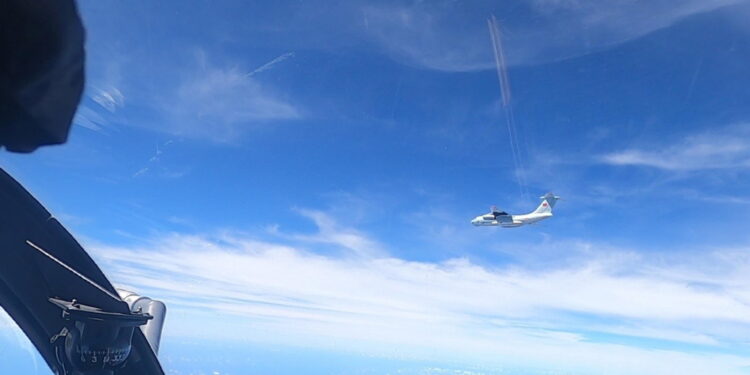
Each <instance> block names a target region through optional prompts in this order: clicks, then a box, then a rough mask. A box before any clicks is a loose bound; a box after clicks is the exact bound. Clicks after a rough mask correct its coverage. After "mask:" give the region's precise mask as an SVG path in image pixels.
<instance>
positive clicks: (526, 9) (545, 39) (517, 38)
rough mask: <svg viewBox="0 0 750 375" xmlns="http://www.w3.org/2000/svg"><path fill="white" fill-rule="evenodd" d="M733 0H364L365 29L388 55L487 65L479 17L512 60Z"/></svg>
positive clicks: (627, 34) (568, 52) (579, 49)
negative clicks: (497, 33) (492, 22)
mask: <svg viewBox="0 0 750 375" xmlns="http://www.w3.org/2000/svg"><path fill="white" fill-rule="evenodd" d="M739 1H740V0H714V1H704V0H681V1H667V0H656V1H618V0H607V1H590V0H533V1H518V2H506V3H501V4H503V5H502V6H500V7H498V3H491V2H479V3H472V8H473V9H472V10H468V9H467V8H466V6H465V4H463V3H457V2H441V1H438V2H415V3H413V4H411V5H390V4H389V5H386V4H381V3H378V4H375V3H372V4H368V5H365V6H363V10H362V13H363V14H364V17H365V19H366V25H367V32H368V33H369V35H370V36H371V37H372V38H373V39H374V40H375V41H376V42H377V43H379V44H380V45H381V46H382V47H383V48H385V50H386V51H387V52H388V53H389V54H390V55H391V56H392V57H394V58H395V59H397V60H400V61H403V62H405V63H407V64H410V65H416V66H420V67H426V68H430V69H437V70H445V71H472V70H480V69H491V68H492V67H493V60H492V54H491V45H490V41H489V35H488V30H487V25H486V19H487V17H489V16H490V14H493V13H494V14H495V15H497V17H498V19H499V20H500V25H501V27H503V30H504V31H506V32H505V37H504V42H503V43H504V45H505V47H506V48H505V49H506V57H507V59H508V63H509V64H511V65H519V64H535V63H543V62H548V61H554V60H560V59H564V58H569V57H574V56H579V55H583V54H586V53H590V52H592V51H597V50H600V49H601V48H604V47H608V46H612V45H616V44H619V43H622V42H625V41H628V40H631V39H634V38H637V37H640V36H643V35H646V34H648V33H651V32H652V31H654V30H657V29H660V28H663V27H667V26H670V25H672V24H674V23H675V22H677V21H679V20H680V19H683V18H684V17H687V16H690V15H693V14H697V13H701V12H706V11H710V10H713V9H716V8H719V7H721V6H725V5H729V4H733V3H737V2H739Z"/></svg>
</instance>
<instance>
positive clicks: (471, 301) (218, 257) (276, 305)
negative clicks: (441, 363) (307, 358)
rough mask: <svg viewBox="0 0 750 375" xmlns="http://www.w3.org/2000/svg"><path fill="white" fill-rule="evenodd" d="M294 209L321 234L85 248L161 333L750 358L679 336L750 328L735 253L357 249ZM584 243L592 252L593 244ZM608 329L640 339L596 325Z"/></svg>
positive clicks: (746, 285) (584, 362)
mask: <svg viewBox="0 0 750 375" xmlns="http://www.w3.org/2000/svg"><path fill="white" fill-rule="evenodd" d="M301 212H302V213H303V214H304V215H306V216H308V217H310V218H311V219H313V220H314V221H315V222H316V223H317V225H318V226H319V228H320V230H319V233H317V234H314V235H310V236H298V237H295V236H293V235H292V236H286V238H284V239H283V241H281V240H280V242H277V243H275V242H269V241H263V240H259V239H257V238H253V237H248V236H237V235H227V234H224V235H220V236H215V237H211V236H186V235H169V236H165V237H163V238H157V239H154V240H153V241H150V242H148V243H145V244H144V245H141V246H132V247H116V246H102V245H100V246H94V247H93V250H92V253H93V255H94V256H95V257H96V258H97V259H98V260H99V262H100V264H102V266H103V267H104V269H105V271H107V272H108V273H109V274H110V275H111V277H112V280H113V281H114V282H115V283H119V284H126V285H128V286H130V287H136V288H137V289H139V290H141V291H142V292H145V293H149V294H151V295H152V296H154V297H159V298H163V299H164V300H166V301H167V303H168V305H169V306H170V311H171V313H170V314H171V315H170V318H169V319H171V320H170V323H168V324H169V326H168V327H171V328H168V331H167V333H166V334H168V335H177V336H191V335H197V336H198V337H204V338H206V337H212V338H221V339H245V338H248V337H250V338H252V340H256V341H261V342H268V343H273V342H282V343H285V344H297V345H312V346H318V347H326V348H332V349H336V350H358V351H364V352H367V353H371V354H376V355H398V356H407V357H418V358H427V359H441V360H442V359H451V360H456V361H463V362H465V363H485V364H488V365H491V366H496V367H497V366H500V367H503V366H529V364H533V366H534V368H539V369H546V370H552V369H554V370H557V371H561V372H565V371H568V372H570V371H574V372H579V373H604V372H606V373H608V374H673V373H681V374H705V373H712V374H739V373H742V371H744V370H742V367H743V366H748V365H750V358H749V357H740V356H736V355H725V354H720V352H719V351H716V350H709V349H704V351H700V350H698V351H697V352H696V348H691V349H690V351H681V350H680V344H679V343H686V344H692V345H699V347H700V346H701V345H702V346H704V347H717V346H718V347H721V346H726V345H742V344H740V343H739V342H744V341H745V338H744V336H746V335H747V334H750V294H749V293H748V292H747V290H750V277H748V276H747V275H750V272H749V271H750V257H748V256H746V255H743V253H740V252H716V253H712V254H709V255H689V254H688V255H686V254H682V255H681V257H679V258H678V257H674V258H670V259H666V260H665V259H661V260H659V259H651V258H647V257H645V256H641V255H636V254H633V253H620V254H613V253H611V251H609V250H605V249H606V248H604V247H603V248H602V252H604V253H603V254H602V255H601V256H593V257H591V258H589V259H587V260H584V261H580V262H577V263H574V264H573V263H569V262H566V263H565V265H561V266H558V267H556V268H551V269H550V268H546V269H539V268H534V269H530V268H524V267H522V266H518V265H516V266H507V267H489V266H483V265H479V264H476V263H473V262H470V261H468V260H466V259H461V258H457V259H448V260H445V261H443V262H437V263H433V262H415V261H408V260H405V259H399V258H395V257H392V256H388V255H385V254H382V253H381V254H380V255H376V256H363V254H362V253H361V252H358V251H356V249H357V248H358V247H357V246H358V244H359V243H360V241H361V239H359V240H356V241H351V240H350V239H348V238H345V239H343V240H341V239H340V237H339V232H341V233H349V234H352V233H354V232H352V231H353V230H351V229H346V228H344V229H341V227H340V225H339V224H337V223H336V222H334V221H333V220H332V219H331V218H330V217H328V216H325V215H324V214H321V213H319V212H316V211H301ZM356 233H357V234H358V236H360V237H362V238H366V236H364V235H363V234H361V233H359V232H356ZM324 238H327V239H324ZM289 241H292V242H291V243H290V242H289ZM300 241H301V242H300ZM295 242H296V243H297V245H294V243H295ZM321 242H323V243H335V244H337V245H341V246H345V247H350V248H352V249H354V250H355V251H354V254H353V255H356V256H347V255H344V256H340V255H339V256H333V255H321V254H322V253H321V252H319V251H315V249H314V246H315V244H316V243H321ZM352 243H353V244H354V245H352ZM308 246H313V248H309V247H308ZM580 246H585V247H586V249H585V251H586V252H589V253H591V254H596V252H593V253H592V252H591V247H596V246H594V245H591V244H582V245H580ZM570 251H571V252H579V251H580V249H576V248H571V249H570ZM217 314H219V315H218V316H221V319H216V316H217ZM582 316H583V318H582ZM199 320H200V321H199ZM196 326H198V327H196ZM727 331H731V332H734V333H733V334H732V333H727ZM613 334H614V335H623V336H630V337H635V338H636V343H633V344H630V345H625V344H615V343H612V342H607V340H606V339H601V338H599V337H600V336H601V335H605V336H606V335H613ZM643 338H651V339H660V340H667V341H670V342H673V344H672V346H671V348H672V349H668V350H667V349H661V350H655V349H648V348H647V347H643V345H646V346H647V344H639V343H638V341H637V340H642V339H643Z"/></svg>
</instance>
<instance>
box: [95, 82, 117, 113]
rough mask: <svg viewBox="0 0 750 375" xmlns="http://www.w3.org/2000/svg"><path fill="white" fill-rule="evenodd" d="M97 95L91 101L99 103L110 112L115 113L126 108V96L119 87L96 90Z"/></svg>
mask: <svg viewBox="0 0 750 375" xmlns="http://www.w3.org/2000/svg"><path fill="white" fill-rule="evenodd" d="M95 91H96V94H94V95H92V96H91V99H92V100H93V101H95V102H97V103H98V104H99V105H100V106H102V107H104V108H105V109H106V110H108V111H110V112H115V111H116V110H117V109H118V108H122V107H123V106H125V96H124V95H123V94H122V93H121V92H120V90H119V89H118V88H117V87H107V88H106V89H95Z"/></svg>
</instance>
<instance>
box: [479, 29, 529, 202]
mask: <svg viewBox="0 0 750 375" xmlns="http://www.w3.org/2000/svg"><path fill="white" fill-rule="evenodd" d="M487 26H488V27H489V29H490V38H491V39H492V49H493V52H494V56H495V67H496V69H497V79H498V81H499V83H500V94H501V96H502V100H503V108H504V109H505V125H506V126H507V127H508V135H509V139H510V151H511V154H512V155H513V164H514V166H515V167H516V170H515V172H516V173H515V174H516V180H517V181H518V187H519V190H520V191H521V196H522V197H523V198H524V199H527V198H528V191H527V187H526V175H525V170H524V167H523V159H522V154H521V149H520V146H519V142H518V131H517V129H516V120H515V118H514V116H513V106H512V105H511V102H510V99H511V93H510V80H509V79H508V69H507V67H506V65H505V54H504V53H503V45H502V41H501V39H500V27H499V26H498V25H497V19H496V18H495V16H494V15H493V16H491V17H490V18H489V19H487Z"/></svg>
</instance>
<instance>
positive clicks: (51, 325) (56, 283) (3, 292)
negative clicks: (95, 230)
mask: <svg viewBox="0 0 750 375" xmlns="http://www.w3.org/2000/svg"><path fill="white" fill-rule="evenodd" d="M27 241H29V242H31V243H33V244H34V245H35V246H38V247H39V248H41V249H44V251H46V252H47V253H48V254H49V255H46V256H45V254H43V253H42V252H40V251H37V249H35V248H34V247H33V246H31V245H30V243H29V242H27ZM50 256H51V257H54V258H56V259H58V260H59V261H61V262H63V263H65V264H66V265H69V266H70V267H71V268H73V269H75V271H77V272H78V273H79V274H80V275H76V274H75V273H73V272H72V271H70V270H69V269H66V268H64V267H62V266H61V265H60V264H58V263H56V262H55V261H53V260H52V259H51V257H50ZM82 276H83V277H85V278H88V279H89V280H90V281H92V282H94V283H96V284H98V285H99V286H100V287H101V288H102V289H103V290H99V289H98V288H96V287H95V286H93V285H92V284H91V283H89V282H87V281H86V280H85V279H83V278H82ZM107 292H108V293H109V294H108V293H107ZM110 294H111V295H110ZM52 297H54V298H60V299H64V300H68V301H72V300H74V299H75V300H76V301H78V302H79V303H81V304H84V305H88V306H95V307H98V308H100V309H103V310H106V311H111V312H114V313H122V314H128V313H130V310H129V308H128V305H127V304H126V303H125V302H123V301H122V300H121V299H119V297H117V292H116V291H115V289H114V287H113V286H112V284H111V283H110V282H109V281H108V280H107V278H106V277H105V276H104V274H103V273H102V271H101V270H100V269H99V267H98V266H97V265H96V263H94V261H93V260H92V259H91V257H89V255H88V254H87V253H86V251H84V250H83V248H81V246H80V245H79V244H78V242H76V240H75V239H74V238H73V236H71V235H70V233H68V231H67V230H65V228H64V227H63V226H62V225H61V224H60V222H59V221H57V219H55V218H53V217H52V216H51V215H50V213H49V212H48V211H47V210H46V209H45V208H44V207H43V206H42V205H41V204H40V203H39V202H38V201H37V200H36V199H34V197H32V196H31V194H29V193H28V192H27V191H26V190H25V189H24V188H23V187H22V186H21V185H20V184H19V183H18V182H16V181H15V180H14V179H13V178H12V177H10V175H8V174H7V173H6V172H5V171H3V170H2V169H0V306H2V307H3V308H4V309H5V311H6V312H7V313H8V314H9V315H10V316H11V317H12V318H13V320H14V321H15V322H16V323H17V324H18V326H19V327H20V328H21V329H22V330H23V331H24V333H25V334H26V336H28V337H29V339H30V340H31V342H32V343H33V344H34V346H35V347H36V348H37V349H38V350H39V353H41V355H42V357H43V358H44V360H45V361H46V362H47V364H48V365H49V367H50V368H51V369H52V370H53V372H55V373H58V374H65V371H64V370H63V369H62V368H61V365H60V364H59V362H58V360H57V359H56V356H55V346H54V345H53V344H51V343H50V338H52V337H53V336H54V335H56V334H58V333H60V332H61V330H62V328H63V327H64V326H65V325H66V321H65V320H64V319H63V317H62V311H61V309H60V308H59V307H58V306H55V305H53V304H52V303H51V302H50V301H49V298H52ZM131 343H132V349H131V352H130V356H129V357H128V360H127V362H126V364H125V366H124V367H122V368H119V369H116V370H115V372H114V374H115V375H164V371H163V370H162V368H161V365H160V364H159V361H158V359H157V358H156V355H155V354H154V352H153V351H152V350H151V347H150V346H149V344H148V342H147V341H146V338H145V337H144V336H143V333H142V332H141V330H140V329H135V330H134V331H133V338H132V341H131Z"/></svg>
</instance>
